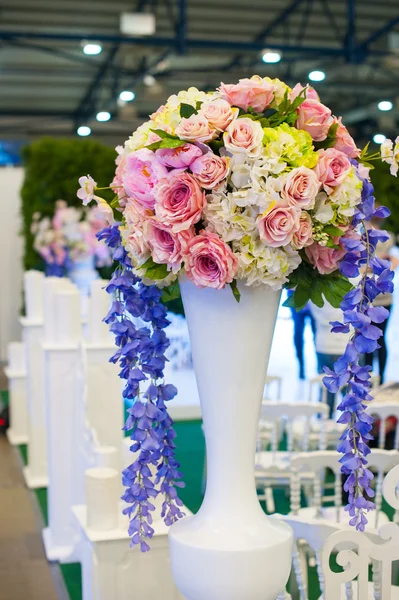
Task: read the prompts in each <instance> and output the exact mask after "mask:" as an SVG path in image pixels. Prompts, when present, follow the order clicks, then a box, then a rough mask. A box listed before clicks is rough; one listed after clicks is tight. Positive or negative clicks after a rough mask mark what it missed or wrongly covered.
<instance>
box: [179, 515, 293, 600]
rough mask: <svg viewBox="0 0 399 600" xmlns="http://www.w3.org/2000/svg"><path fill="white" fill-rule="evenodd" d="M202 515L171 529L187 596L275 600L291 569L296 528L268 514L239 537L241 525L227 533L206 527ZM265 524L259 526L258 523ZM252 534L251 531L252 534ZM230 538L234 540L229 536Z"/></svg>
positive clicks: (198, 599)
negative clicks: (292, 528)
mask: <svg viewBox="0 0 399 600" xmlns="http://www.w3.org/2000/svg"><path fill="white" fill-rule="evenodd" d="M201 521H202V525H203V524H204V522H203V520H202V519H201V518H200V517H199V515H197V516H194V517H189V518H186V519H183V520H181V521H179V522H177V523H176V524H175V525H173V527H172V528H171V530H170V532H169V541H170V553H171V565H172V571H173V575H174V579H175V582H176V584H177V587H178V588H179V590H180V592H181V593H182V594H183V596H184V597H185V598H186V599H187V600H244V599H245V600H275V598H276V597H277V596H278V594H279V593H280V592H281V591H282V590H283V589H284V587H285V585H286V582H287V580H288V577H289V573H290V569H291V557H292V541H293V535H292V530H291V528H290V527H288V526H287V525H286V524H285V523H283V522H280V521H278V522H276V521H275V520H274V519H269V518H268V517H266V515H264V519H263V522H262V523H260V522H259V523H257V524H256V525H258V526H257V527H256V528H254V529H253V531H252V532H251V538H252V545H251V546H250V545H249V544H248V535H246V539H243V540H240V524H239V523H238V524H237V528H236V529H235V528H234V525H233V526H232V527H231V529H230V532H229V534H230V535H228V536H226V535H225V532H223V531H221V530H217V529H215V528H209V529H207V528H206V527H201ZM259 525H260V527H259ZM247 534H248V532H247ZM229 538H230V539H229Z"/></svg>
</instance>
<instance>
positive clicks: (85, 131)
mask: <svg viewBox="0 0 399 600" xmlns="http://www.w3.org/2000/svg"><path fill="white" fill-rule="evenodd" d="M76 133H77V134H78V135H80V136H82V137H86V136H87V135H90V134H91V129H90V127H87V125H81V126H80V127H78V128H77V130H76Z"/></svg>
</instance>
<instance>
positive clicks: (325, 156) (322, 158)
mask: <svg viewBox="0 0 399 600" xmlns="http://www.w3.org/2000/svg"><path fill="white" fill-rule="evenodd" d="M318 154H319V162H318V163H317V165H316V167H315V172H316V174H317V177H318V178H319V180H320V181H321V183H322V184H323V187H324V189H325V190H326V192H327V193H328V194H330V193H331V192H332V191H333V188H334V187H336V186H337V185H340V184H341V183H342V182H343V181H344V179H345V177H346V176H347V174H348V173H349V171H350V169H351V162H350V160H349V158H348V157H347V155H346V154H344V153H343V152H340V151H339V150H336V149H335V148H327V150H319V152H318Z"/></svg>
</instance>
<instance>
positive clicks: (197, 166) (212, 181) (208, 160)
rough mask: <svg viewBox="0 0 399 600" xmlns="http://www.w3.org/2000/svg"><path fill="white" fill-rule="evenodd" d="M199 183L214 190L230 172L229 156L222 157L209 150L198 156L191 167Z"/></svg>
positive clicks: (207, 188)
mask: <svg viewBox="0 0 399 600" xmlns="http://www.w3.org/2000/svg"><path fill="white" fill-rule="evenodd" d="M190 169H191V171H192V172H193V174H194V177H195V178H196V180H197V181H198V183H199V184H200V185H201V186H202V187H203V188H205V189H206V190H212V189H213V188H215V187H216V186H217V185H218V184H219V183H220V182H221V181H223V179H225V178H226V177H227V175H228V173H229V164H228V159H227V158H221V157H220V156H217V155H216V154H213V152H207V154H204V155H202V156H200V157H199V158H197V159H196V160H195V161H194V162H193V164H192V165H191V167H190Z"/></svg>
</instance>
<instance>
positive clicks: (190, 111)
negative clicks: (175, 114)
mask: <svg viewBox="0 0 399 600" xmlns="http://www.w3.org/2000/svg"><path fill="white" fill-rule="evenodd" d="M197 113H198V110H197V109H196V108H195V106H191V104H185V103H184V102H182V103H181V104H180V116H181V117H182V118H183V119H189V118H190V117H191V115H196V114H197Z"/></svg>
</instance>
